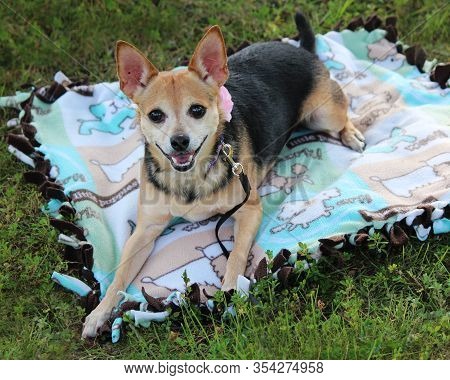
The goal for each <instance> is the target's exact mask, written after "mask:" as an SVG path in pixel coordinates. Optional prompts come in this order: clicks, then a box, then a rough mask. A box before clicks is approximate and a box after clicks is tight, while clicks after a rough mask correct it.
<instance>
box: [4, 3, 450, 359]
mask: <svg viewBox="0 0 450 380" xmlns="http://www.w3.org/2000/svg"><path fill="white" fill-rule="evenodd" d="M158 3H159V4H158ZM154 4H158V5H154ZM297 8H300V9H302V10H303V11H304V12H305V13H306V14H307V16H308V17H309V18H310V20H311V23H312V25H313V27H314V29H315V30H316V32H326V31H329V30H331V29H332V28H333V27H334V26H335V25H336V24H337V22H338V21H342V23H343V25H345V23H348V21H349V20H351V19H352V18H353V17H355V16H358V15H366V16H369V15H371V14H373V13H374V12H376V13H377V14H378V15H379V16H381V17H385V16H387V15H396V16H397V17H398V28H399V31H400V39H401V40H402V41H404V42H405V43H408V44H410V45H413V44H416V43H420V44H421V45H422V46H423V47H424V48H425V50H426V51H427V53H428V56H429V57H437V58H438V59H440V60H448V57H449V56H450V54H449V53H450V48H449V44H448V38H449V28H448V24H449V19H450V17H449V16H450V6H448V2H446V1H445V0H437V1H431V0H424V1H419V0H415V1H407V0H395V1H391V2H384V1H380V0H370V1H367V2H355V1H351V0H347V1H344V0H329V1H319V0H309V1H295V2H284V1H266V0H265V1H255V0H252V1H218V0H201V1H188V0H182V1H161V2H158V1H153V2H126V1H111V0H110V1H106V0H105V1H98V2H80V3H78V2H74V1H52V2H48V1H34V2H29V1H25V0H21V1H14V2H13V1H9V2H4V1H0V16H1V20H2V22H1V23H0V65H1V70H0V95H7V94H11V93H13V92H14V91H15V90H16V89H19V87H20V85H22V84H24V83H34V84H36V85H42V84H46V83H48V82H49V80H50V78H51V77H52V75H53V74H54V73H55V72H56V71H58V70H63V71H64V72H65V73H66V74H67V75H68V76H69V77H71V78H81V77H89V79H90V81H91V82H98V81H111V80H115V67H114V60H113V48H114V42H115V41H116V40H117V39H123V40H127V41H130V42H133V43H134V44H136V45H137V46H138V47H139V48H141V49H142V50H143V51H144V52H145V53H146V54H148V56H149V57H150V58H151V59H152V61H153V63H155V64H156V65H157V66H158V67H160V68H162V67H165V68H168V67H173V66H175V65H177V64H178V63H179V62H181V61H182V60H183V59H184V58H185V57H186V56H189V54H191V53H192V51H193V48H194V47H195V44H196V42H197V40H198V39H199V37H200V36H201V35H202V32H203V31H204V29H205V27H206V26H208V25H211V24H219V25H221V26H222V30H223V33H224V36H225V39H226V42H227V43H228V45H230V46H237V45H239V44H240V43H241V42H242V41H244V40H248V41H259V40H267V39H274V38H278V37H283V36H286V35H288V36H290V35H294V34H295V27H294V23H293V21H292V16H293V13H294V10H295V9H297ZM9 116H12V113H9V112H5V111H3V110H1V111H0V134H1V135H2V136H4V135H5V134H6V121H7V120H8V117H9ZM25 171H26V167H25V166H24V165H22V164H20V163H18V162H17V160H16V159H14V158H13V157H12V156H11V155H10V154H9V153H8V152H7V149H6V144H5V143H4V142H3V141H2V142H1V143H0V210H1V212H0V268H1V269H0V358H1V359H35V358H41V359H55V358H59V359H75V358H89V359H94V358H95V359H104V358H129V359H147V358H148V359H232V358H234V359H262V358H265V359H270V358H273V359H275V358H276V359H287V358H290V359H294V358H297V359H298V358H303V359H340V358H347V359H368V358H377V359H391V358H401V359H418V358H434V359H439V358H440V359H444V358H446V359H449V358H450V343H449V342H450V340H449V334H450V327H449V324H450V314H449V304H448V299H449V296H450V280H449V278H450V276H449V266H450V260H449V255H448V253H449V242H450V239H449V238H448V237H440V238H434V239H432V240H430V241H428V242H425V243H420V242H418V241H417V240H416V239H411V242H410V243H409V244H408V245H407V246H405V247H404V248H402V249H399V250H395V251H394V250H389V249H387V247H386V245H385V244H384V243H383V242H382V241H381V240H379V239H377V238H375V239H372V241H371V244H370V247H369V249H368V250H364V251H355V252H348V253H345V254H344V255H343V256H342V257H341V258H340V259H339V260H337V261H336V260H323V261H322V262H321V263H320V264H319V265H318V267H317V268H315V269H314V270H312V271H311V273H310V275H309V277H308V278H307V279H305V281H304V282H302V283H301V284H299V286H298V287H297V288H296V289H293V290H291V291H290V292H285V293H284V294H282V296H281V297H280V296H278V297H276V298H275V296H274V292H273V290H272V288H273V286H274V284H273V283H270V282H267V283H265V284H264V285H263V289H259V291H260V292H261V298H262V300H263V302H261V303H260V304H258V305H256V306H249V305H247V304H242V305H238V307H237V310H238V315H237V317H236V318H235V319H232V320H229V321H224V322H219V321H217V320H216V321H211V322H210V323H209V324H206V325H204V324H201V323H199V322H198V320H197V315H196V313H195V310H187V311H186V312H184V313H183V314H182V315H181V316H180V317H179V318H181V319H184V321H185V322H184V323H182V324H181V325H178V324H177V323H176V322H175V320H169V321H167V322H164V323H162V324H154V325H152V326H151V327H150V328H149V329H140V330H138V329H135V328H132V329H131V330H130V331H129V333H128V334H127V336H126V337H125V338H124V339H123V340H122V341H121V342H120V343H119V344H118V345H114V346H113V345H112V344H96V345H94V346H91V345H87V344H85V343H83V342H82V341H81V340H80V332H81V323H82V317H83V310H82V309H81V308H80V307H79V306H78V303H77V300H76V299H75V297H73V296H72V295H71V294H68V293H64V292H63V291H61V290H60V289H58V288H56V286H55V285H54V284H53V283H52V282H51V281H50V274H51V272H52V271H53V270H61V271H63V270H64V268H65V263H64V262H63V260H62V259H61V257H60V253H61V249H62V248H61V246H59V245H58V244H57V243H56V232H55V231H54V230H53V229H52V228H51V227H50V226H49V223H48V220H47V218H46V217H45V216H43V215H42V214H41V212H40V209H39V207H40V206H41V204H42V198H41V197H40V195H39V193H38V192H37V190H36V189H35V187H34V186H33V185H28V184H26V183H24V181H23V179H22V174H23V173H24V172H25Z"/></svg>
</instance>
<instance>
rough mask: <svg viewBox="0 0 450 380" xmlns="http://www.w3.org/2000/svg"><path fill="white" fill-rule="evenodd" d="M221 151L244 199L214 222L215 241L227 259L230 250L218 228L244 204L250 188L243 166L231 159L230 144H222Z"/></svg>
mask: <svg viewBox="0 0 450 380" xmlns="http://www.w3.org/2000/svg"><path fill="white" fill-rule="evenodd" d="M222 152H223V153H224V154H225V157H226V159H227V161H228V162H229V164H230V165H231V170H232V171H233V174H234V175H235V176H236V177H239V181H240V182H241V185H242V188H243V189H244V192H245V198H244V200H243V201H242V202H241V203H239V204H237V205H236V206H234V207H233V208H232V209H231V210H228V211H227V212H226V213H225V214H221V216H220V219H219V221H218V222H217V224H216V239H217V242H218V243H219V245H220V248H221V249H222V252H223V254H224V256H225V257H226V258H227V259H228V257H229V256H230V252H229V251H228V249H226V248H225V245H224V244H223V243H222V241H221V240H220V238H219V229H220V227H222V224H224V223H225V222H226V221H227V220H228V219H229V218H230V216H231V215H233V214H234V213H235V212H236V211H237V210H239V209H240V208H241V207H242V206H243V205H244V203H245V202H247V200H248V197H249V196H250V191H251V189H252V188H251V186H250V182H249V180H248V177H247V174H245V172H244V167H243V166H242V165H241V164H240V163H239V162H235V161H234V160H233V148H232V147H231V145H229V144H224V145H223V147H222Z"/></svg>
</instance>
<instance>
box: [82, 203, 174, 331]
mask: <svg viewBox="0 0 450 380" xmlns="http://www.w3.org/2000/svg"><path fill="white" fill-rule="evenodd" d="M150 210H151V211H150ZM155 214H156V212H155V208H153V207H152V208H149V209H148V210H146V208H145V206H142V205H140V206H139V209H138V222H137V226H136V230H135V231H134V233H133V235H131V237H130V238H129V239H128V241H127V242H126V244H125V247H124V249H123V253H122V257H121V259H120V264H119V267H118V268H117V271H116V274H115V276H114V280H113V282H112V283H111V285H110V286H109V288H108V290H107V292H106V295H105V297H104V298H103V300H102V301H101V302H100V304H99V305H98V306H97V307H96V308H95V309H94V310H93V311H92V312H91V314H89V315H88V316H87V317H86V321H85V322H84V327H83V333H82V337H83V338H94V337H95V336H96V335H97V331H98V329H99V328H100V327H101V326H102V325H103V324H104V323H105V322H106V321H107V320H108V318H109V317H110V315H111V310H112V309H113V308H114V307H116V306H117V304H118V303H119V301H120V296H119V295H118V294H117V292H118V291H120V290H122V291H126V289H127V287H128V285H129V284H130V283H131V282H132V281H133V280H134V278H135V277H136V275H137V274H138V273H139V271H140V270H141V268H142V266H143V265H144V263H145V261H146V260H147V258H148V255H149V253H150V252H151V251H152V249H153V244H154V241H155V240H156V238H157V237H158V236H159V235H160V234H161V233H162V232H163V231H164V229H165V228H166V226H167V224H168V222H169V221H170V215H160V216H158V215H155Z"/></svg>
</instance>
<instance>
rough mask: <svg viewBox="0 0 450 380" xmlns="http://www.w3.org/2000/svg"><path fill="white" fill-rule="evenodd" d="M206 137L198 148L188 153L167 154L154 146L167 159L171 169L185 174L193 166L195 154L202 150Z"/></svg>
mask: <svg viewBox="0 0 450 380" xmlns="http://www.w3.org/2000/svg"><path fill="white" fill-rule="evenodd" d="M207 137H208V136H206V137H205V138H204V139H203V141H202V143H201V144H200V145H199V147H198V148H197V149H196V150H194V151H190V152H182V153H171V154H167V153H166V152H164V150H162V149H161V147H160V146H159V145H158V144H156V146H157V147H158V148H159V150H160V151H161V152H162V153H163V154H164V155H165V156H166V157H167V158H168V160H169V161H170V163H171V164H172V167H173V168H174V169H175V170H178V171H179V172H185V171H188V170H189V169H191V168H192V167H193V166H194V163H195V157H196V155H197V153H198V152H199V151H200V149H201V148H202V146H203V143H204V142H205V140H206V138H207Z"/></svg>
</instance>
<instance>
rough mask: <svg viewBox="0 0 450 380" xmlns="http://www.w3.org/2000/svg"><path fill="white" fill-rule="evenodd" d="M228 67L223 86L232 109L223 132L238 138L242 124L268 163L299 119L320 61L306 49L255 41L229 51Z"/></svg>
mask: <svg viewBox="0 0 450 380" xmlns="http://www.w3.org/2000/svg"><path fill="white" fill-rule="evenodd" d="M308 47H309V48H311V43H310V42H308ZM228 69H229V73H230V75H229V79H228V81H227V83H226V84H225V86H226V87H227V89H228V90H229V91H230V93H231V96H232V98H233V102H234V109H233V112H232V116H233V118H232V120H231V123H230V124H228V125H227V126H226V128H225V135H228V136H229V137H230V138H232V139H233V140H235V139H237V140H238V139H239V136H240V131H239V128H243V125H245V128H246V129H247V133H248V136H249V137H250V144H251V147H252V148H253V152H254V153H255V155H256V156H257V157H258V160H257V161H258V162H259V163H261V164H267V163H268V162H269V161H271V160H273V159H274V158H275V157H276V156H277V155H278V154H279V152H280V151H281V149H282V148H283V146H284V144H285V142H286V141H287V138H288V137H289V131H290V128H291V127H293V126H294V125H295V124H296V123H297V121H298V118H299V111H300V110H301V106H302V104H303V102H304V101H305V100H306V99H307V97H308V96H309V95H310V94H311V92H312V90H313V87H314V80H315V79H317V78H318V76H319V75H320V73H321V72H322V70H323V66H322V63H321V62H320V61H319V60H318V58H317V57H316V56H315V55H314V54H313V53H311V52H310V51H308V50H306V49H305V48H296V47H294V46H292V45H290V44H287V43H283V42H278V41H274V42H263V43H256V44H253V45H250V46H249V47H247V48H245V49H243V50H241V51H239V52H238V53H236V54H234V55H232V56H231V57H230V58H229V60H228ZM236 142H237V143H238V145H239V141H236Z"/></svg>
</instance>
